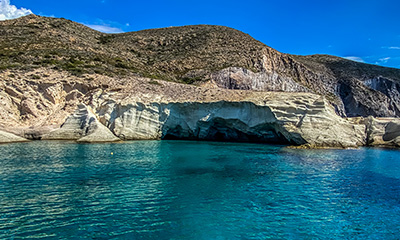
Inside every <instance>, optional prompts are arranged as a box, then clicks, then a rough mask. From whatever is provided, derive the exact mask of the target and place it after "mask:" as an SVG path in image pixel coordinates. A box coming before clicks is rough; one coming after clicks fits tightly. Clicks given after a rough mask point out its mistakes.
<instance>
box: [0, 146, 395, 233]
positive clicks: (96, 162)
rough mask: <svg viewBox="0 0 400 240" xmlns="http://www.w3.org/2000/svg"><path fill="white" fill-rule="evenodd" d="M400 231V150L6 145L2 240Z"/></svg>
mask: <svg viewBox="0 0 400 240" xmlns="http://www.w3.org/2000/svg"><path fill="white" fill-rule="evenodd" d="M111 153H113V154H111ZM399 232H400V151H395V150H382V149H366V148H365V149H358V150H291V149H287V148H284V147H282V146H269V145H257V144H243V143H240V144H235V143H211V142H186V141H141V142H130V143H121V144H75V143H65V142H64V143H63V142H43V141H42V142H31V143H21V144H10V145H0V239H24V238H26V239H32V238H35V239H268V238H272V239H322V238H323V239H399V238H400V233H399Z"/></svg>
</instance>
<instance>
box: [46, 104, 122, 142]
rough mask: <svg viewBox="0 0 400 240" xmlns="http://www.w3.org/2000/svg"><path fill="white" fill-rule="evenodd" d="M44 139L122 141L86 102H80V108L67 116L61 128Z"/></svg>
mask: <svg viewBox="0 0 400 240" xmlns="http://www.w3.org/2000/svg"><path fill="white" fill-rule="evenodd" d="M42 139H46V140H77V141H78V142H115V141H120V139H119V138H117V137H116V136H114V134H112V132H110V130H109V129H108V128H107V127H105V126H104V125H102V124H101V123H100V122H99V121H98V120H97V117H96V116H95V115H94V114H93V113H92V111H91V109H90V107H88V106H86V105H85V104H79V105H78V109H77V110H76V111H75V112H74V113H73V114H72V115H71V116H69V117H68V118H67V120H66V121H65V123H64V124H63V125H62V126H61V128H59V129H56V130H54V131H51V132H50V133H48V134H46V135H44V136H43V138H42Z"/></svg>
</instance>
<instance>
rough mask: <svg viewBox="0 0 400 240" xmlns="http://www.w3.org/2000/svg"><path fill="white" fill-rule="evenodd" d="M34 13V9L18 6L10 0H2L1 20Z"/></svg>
mask: <svg viewBox="0 0 400 240" xmlns="http://www.w3.org/2000/svg"><path fill="white" fill-rule="evenodd" d="M29 14H32V11H31V10H29V9H26V8H17V7H16V6H14V5H11V4H10V0H0V21H3V20H8V19H14V18H19V17H22V16H26V15H29Z"/></svg>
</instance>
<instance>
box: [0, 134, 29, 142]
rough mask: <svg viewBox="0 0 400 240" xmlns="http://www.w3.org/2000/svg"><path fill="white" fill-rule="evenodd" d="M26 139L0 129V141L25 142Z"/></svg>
mask: <svg viewBox="0 0 400 240" xmlns="http://www.w3.org/2000/svg"><path fill="white" fill-rule="evenodd" d="M27 141H28V140H27V139H25V138H22V137H19V136H17V135H14V134H12V133H8V132H4V131H0V143H13V142H27Z"/></svg>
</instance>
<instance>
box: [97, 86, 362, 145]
mask: <svg viewBox="0 0 400 240" xmlns="http://www.w3.org/2000/svg"><path fill="white" fill-rule="evenodd" d="M93 108H94V109H95V111H96V113H97V114H98V117H99V119H100V121H101V122H102V123H103V124H104V125H105V126H107V127H108V128H109V129H110V130H111V131H112V132H113V133H114V134H115V135H116V136H118V137H119V138H121V139H125V140H134V139H192V140H210V141H245V142H265V143H279V144H291V145H304V144H307V145H308V146H310V147H357V146H361V145H364V144H365V125H363V124H354V123H351V122H349V121H347V120H345V119H342V118H340V117H339V116H337V115H336V114H335V111H334V109H333V107H332V106H331V105H330V104H329V103H328V102H327V100H325V99H324V98H322V97H320V96H318V95H315V94H293V95H289V94H287V95H284V96H282V97H274V98H271V99H266V100H264V101H259V100H257V101H256V100H253V101H241V102H230V101H217V102H136V101H132V102H129V101H128V102H126V101H125V102H123V103H122V102H118V101H115V100H110V98H107V100H106V101H103V102H102V101H99V102H98V105H97V106H94V107H93Z"/></svg>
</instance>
